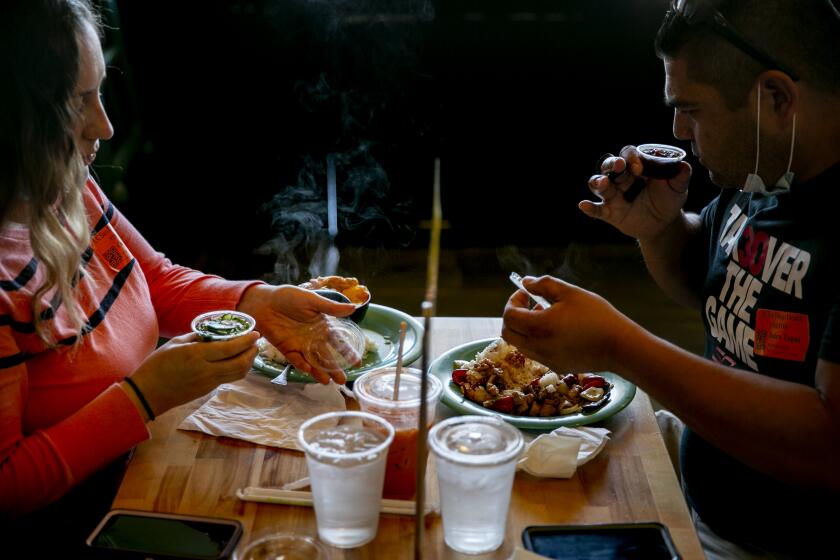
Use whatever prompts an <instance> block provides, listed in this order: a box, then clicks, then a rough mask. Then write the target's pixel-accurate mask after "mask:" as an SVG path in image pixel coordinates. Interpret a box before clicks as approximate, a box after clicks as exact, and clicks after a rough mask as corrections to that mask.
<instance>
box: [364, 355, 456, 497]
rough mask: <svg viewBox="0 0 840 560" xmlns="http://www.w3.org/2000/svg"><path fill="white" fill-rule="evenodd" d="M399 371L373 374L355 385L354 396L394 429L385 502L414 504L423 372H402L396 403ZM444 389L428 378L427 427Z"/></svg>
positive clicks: (387, 467)
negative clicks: (421, 375) (387, 499)
mask: <svg viewBox="0 0 840 560" xmlns="http://www.w3.org/2000/svg"><path fill="white" fill-rule="evenodd" d="M395 382H396V368H392V367H391V368H382V369H377V370H374V371H369V372H367V373H365V374H364V375H362V376H361V377H359V378H358V379H356V381H355V382H354V383H353V393H354V394H355V395H356V400H357V401H358V402H359V407H360V408H361V409H362V410H363V411H364V412H369V413H371V414H374V415H376V416H379V417H380V418H383V419H384V420H387V421H388V422H389V423H390V424H391V425H392V426H394V430H395V431H394V441H393V442H391V447H390V448H389V449H388V458H387V460H386V464H385V487H384V489H383V491H382V495H383V497H385V498H392V499H400V500H411V499H413V498H414V494H415V491H416V476H417V428H418V421H419V419H420V370H417V369H411V368H402V371H401V372H400V381H399V386H400V388H399V393H398V395H397V398H396V400H395V399H394V385H395ZM442 390H443V385H442V384H441V382H440V380H439V379H438V378H437V377H435V376H433V375H430V376H428V388H427V394H426V399H427V400H426V402H427V408H426V410H427V413H428V415H427V419H426V425H427V426H431V424H432V422H433V421H434V417H435V405H436V404H437V401H438V399H439V398H440V394H441V391H442Z"/></svg>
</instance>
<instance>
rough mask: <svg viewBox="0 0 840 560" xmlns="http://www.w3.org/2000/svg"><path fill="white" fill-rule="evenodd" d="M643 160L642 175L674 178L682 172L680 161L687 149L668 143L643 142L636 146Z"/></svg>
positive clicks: (653, 177) (655, 177)
mask: <svg viewBox="0 0 840 560" xmlns="http://www.w3.org/2000/svg"><path fill="white" fill-rule="evenodd" d="M636 149H637V150H638V151H639V157H640V158H641V160H642V175H644V176H645V177H650V178H652V179H673V178H674V177H676V176H677V175H679V173H680V162H681V161H682V160H683V158H685V150H683V149H682V148H677V147H676V146H669V145H668V144H641V145H639V146H636Z"/></svg>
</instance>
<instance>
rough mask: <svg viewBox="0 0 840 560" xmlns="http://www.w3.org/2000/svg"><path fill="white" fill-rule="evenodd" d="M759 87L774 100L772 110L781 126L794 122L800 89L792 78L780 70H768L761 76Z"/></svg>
mask: <svg viewBox="0 0 840 560" xmlns="http://www.w3.org/2000/svg"><path fill="white" fill-rule="evenodd" d="M759 85H760V87H761V88H763V89H764V92H765V93H767V94H768V98H769V99H771V100H772V104H771V105H770V108H772V111H773V114H774V115H775V116H776V118H777V119H778V121H779V123H780V124H785V125H786V124H787V123H789V122H790V121H792V120H793V115H794V114H796V111H797V109H798V108H799V88H798V87H797V85H796V82H794V81H793V80H792V79H791V78H790V76H788V75H787V74H785V73H784V72H780V71H778V70H768V71H766V72H763V73H762V74H761V75H760V76H759Z"/></svg>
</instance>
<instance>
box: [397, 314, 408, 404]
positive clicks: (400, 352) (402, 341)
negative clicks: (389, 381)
mask: <svg viewBox="0 0 840 560" xmlns="http://www.w3.org/2000/svg"><path fill="white" fill-rule="evenodd" d="M407 326H408V325H406V324H405V321H401V322H400V346H399V349H398V350H397V373H396V376H395V378H394V400H395V401H398V400H400V373H401V372H402V360H403V345H404V344H405V329H406V327H407Z"/></svg>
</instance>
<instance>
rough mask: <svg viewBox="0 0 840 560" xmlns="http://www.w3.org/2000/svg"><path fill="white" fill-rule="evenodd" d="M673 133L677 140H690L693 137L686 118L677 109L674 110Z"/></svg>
mask: <svg viewBox="0 0 840 560" xmlns="http://www.w3.org/2000/svg"><path fill="white" fill-rule="evenodd" d="M673 133H674V138H676V139H677V140H691V139H692V137H693V135H692V132H691V125H690V124H689V122H688V118H687V117H686V116H685V115H683V114H681V113H680V112H679V111H677V110H675V111H674V124H673Z"/></svg>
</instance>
